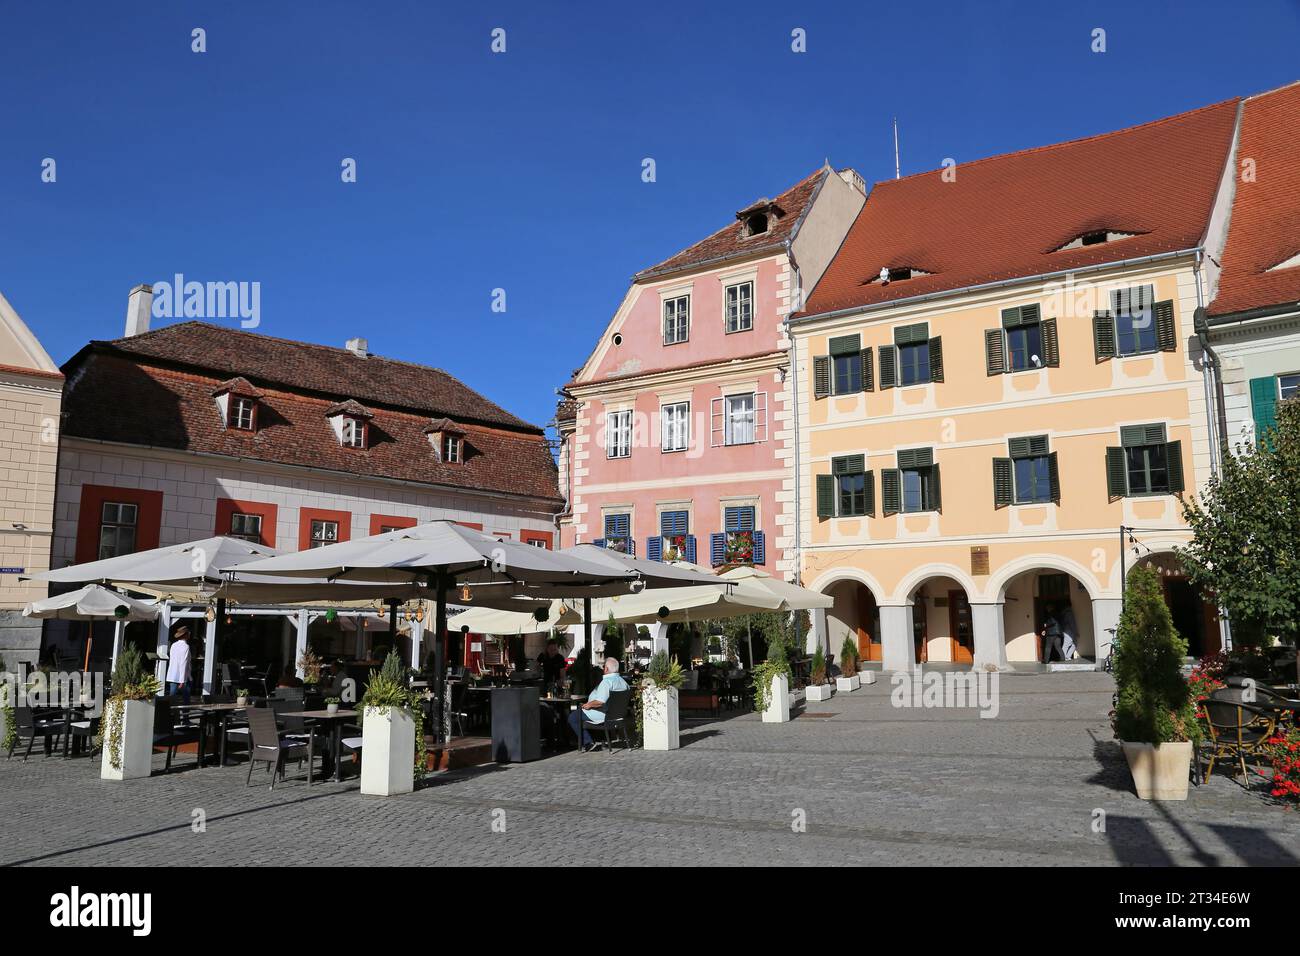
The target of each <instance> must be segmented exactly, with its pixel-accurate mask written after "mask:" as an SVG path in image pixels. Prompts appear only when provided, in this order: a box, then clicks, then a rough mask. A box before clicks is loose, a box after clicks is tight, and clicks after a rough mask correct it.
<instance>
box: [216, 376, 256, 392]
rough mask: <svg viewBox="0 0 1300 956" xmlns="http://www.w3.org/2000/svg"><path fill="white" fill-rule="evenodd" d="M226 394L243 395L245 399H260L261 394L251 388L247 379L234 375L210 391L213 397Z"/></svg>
mask: <svg viewBox="0 0 1300 956" xmlns="http://www.w3.org/2000/svg"><path fill="white" fill-rule="evenodd" d="M226 392H233V393H234V394H236V395H243V396H244V397H245V398H261V397H262V393H261V392H260V391H259V390H258V389H256V388H254V387H253V385H252V383H250V382H249V381H248V379H246V378H243V377H242V376H239V375H236V376H235V377H234V378H232V379H228V380H226V381H224V382H222V383H221V384H220V385H218V386H217V387H216V388H214V389H213V390H212V394H213V395H224V394H225V393H226Z"/></svg>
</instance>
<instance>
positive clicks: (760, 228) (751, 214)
mask: <svg viewBox="0 0 1300 956" xmlns="http://www.w3.org/2000/svg"><path fill="white" fill-rule="evenodd" d="M783 215H785V212H784V210H782V209H781V207H780V206H778V205H777V204H776V203H774V202H772V200H770V199H760V200H759V201H758V202H756V203H754V204H753V205H750V206H746V207H745V208H744V209H742V210H740V212H738V213H736V218H737V219H739V220H740V235H741V237H742V238H745V239H748V238H750V237H751V236H761V235H765V234H766V233H767V232H769V231H770V230H771V228H772V225H773V224H774V223H775V222H776V221H777V220H778V219H780V218H781V217H782V216H783Z"/></svg>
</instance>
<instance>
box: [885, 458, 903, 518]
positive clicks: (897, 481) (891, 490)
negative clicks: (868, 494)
mask: <svg viewBox="0 0 1300 956" xmlns="http://www.w3.org/2000/svg"><path fill="white" fill-rule="evenodd" d="M902 509H903V473H902V472H901V471H899V470H898V469H897V468H885V469H884V470H882V471H881V472H880V510H881V513H882V514H883V515H884V516H885V517H889V516H890V515H896V514H898V512H900V511H901V510H902Z"/></svg>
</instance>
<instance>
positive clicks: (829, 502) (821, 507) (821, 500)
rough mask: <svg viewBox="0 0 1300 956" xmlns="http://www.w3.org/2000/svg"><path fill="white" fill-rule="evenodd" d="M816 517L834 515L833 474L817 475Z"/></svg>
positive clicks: (830, 516)
mask: <svg viewBox="0 0 1300 956" xmlns="http://www.w3.org/2000/svg"><path fill="white" fill-rule="evenodd" d="M817 517H818V518H834V517H835V476H834V475H818V476H817Z"/></svg>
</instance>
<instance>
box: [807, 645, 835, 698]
mask: <svg viewBox="0 0 1300 956" xmlns="http://www.w3.org/2000/svg"><path fill="white" fill-rule="evenodd" d="M804 693H805V694H806V695H807V697H808V700H830V699H831V693H832V688H831V685H830V684H828V683H826V652H825V651H823V650H822V647H821V645H820V644H818V645H817V650H815V651H813V656H812V665H811V666H810V667H809V668H808V687H807V688H806V689H805V691H804Z"/></svg>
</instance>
